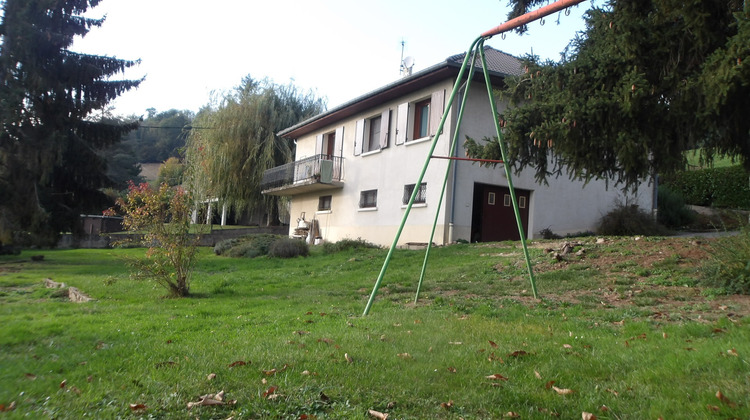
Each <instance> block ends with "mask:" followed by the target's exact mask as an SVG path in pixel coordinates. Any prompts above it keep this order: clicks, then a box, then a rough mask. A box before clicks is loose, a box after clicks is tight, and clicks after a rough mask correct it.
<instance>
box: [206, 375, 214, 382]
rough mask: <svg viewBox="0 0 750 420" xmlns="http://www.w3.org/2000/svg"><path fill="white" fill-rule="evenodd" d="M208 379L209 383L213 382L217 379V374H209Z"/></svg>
mask: <svg viewBox="0 0 750 420" xmlns="http://www.w3.org/2000/svg"><path fill="white" fill-rule="evenodd" d="M206 379H208V380H209V381H213V380H214V379H216V374H215V373H209V374H208V376H207V377H206Z"/></svg>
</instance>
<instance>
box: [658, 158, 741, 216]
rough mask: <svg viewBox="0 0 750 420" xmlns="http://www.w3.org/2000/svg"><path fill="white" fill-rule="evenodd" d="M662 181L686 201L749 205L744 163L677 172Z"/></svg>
mask: <svg viewBox="0 0 750 420" xmlns="http://www.w3.org/2000/svg"><path fill="white" fill-rule="evenodd" d="M661 181H662V184H663V185H666V186H668V187H669V188H670V189H672V190H674V191H677V192H679V193H680V194H681V195H682V197H683V198H684V199H685V202H686V203H687V204H693V205H696V206H713V207H725V208H740V209H749V208H750V182H749V181H748V173H747V171H746V170H745V169H744V168H743V167H742V166H729V167H724V168H709V169H700V170H696V171H683V172H677V173H675V174H672V175H669V176H665V177H663V178H662V180H661Z"/></svg>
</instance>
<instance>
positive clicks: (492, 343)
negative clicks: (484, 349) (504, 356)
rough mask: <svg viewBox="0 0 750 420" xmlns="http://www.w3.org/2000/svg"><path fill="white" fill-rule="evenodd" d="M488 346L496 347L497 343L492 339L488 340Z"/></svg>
mask: <svg viewBox="0 0 750 420" xmlns="http://www.w3.org/2000/svg"><path fill="white" fill-rule="evenodd" d="M490 346H492V347H493V348H497V344H495V342H494V341H492V340H490Z"/></svg>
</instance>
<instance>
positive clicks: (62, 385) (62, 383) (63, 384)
mask: <svg viewBox="0 0 750 420" xmlns="http://www.w3.org/2000/svg"><path fill="white" fill-rule="evenodd" d="M67 384H68V380H67V379H63V381H62V382H60V388H65V385H67Z"/></svg>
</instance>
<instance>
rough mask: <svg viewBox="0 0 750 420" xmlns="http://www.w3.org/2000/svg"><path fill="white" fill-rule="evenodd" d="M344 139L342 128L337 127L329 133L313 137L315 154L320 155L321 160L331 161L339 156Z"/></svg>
mask: <svg viewBox="0 0 750 420" xmlns="http://www.w3.org/2000/svg"><path fill="white" fill-rule="evenodd" d="M343 138H344V127H339V128H337V129H336V131H331V132H330V133H325V134H318V135H317V136H316V137H315V154H316V155H322V156H323V159H328V160H330V159H333V157H334V156H341V146H342V140H343Z"/></svg>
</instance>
